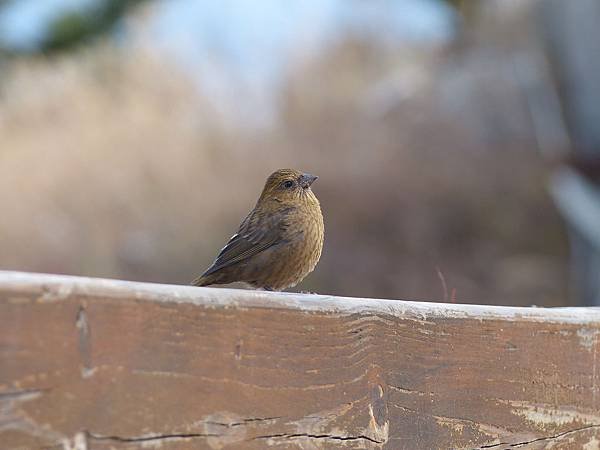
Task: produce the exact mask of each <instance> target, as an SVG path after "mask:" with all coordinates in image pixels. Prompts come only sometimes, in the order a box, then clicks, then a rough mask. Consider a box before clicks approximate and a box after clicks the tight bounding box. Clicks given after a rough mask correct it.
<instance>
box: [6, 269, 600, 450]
mask: <svg viewBox="0 0 600 450" xmlns="http://www.w3.org/2000/svg"><path fill="white" fill-rule="evenodd" d="M599 335H600V310H598V309H593V308H586V309H583V308H582V309H574V308H565V309H541V308H501V307H485V306H475V305H443V304H433V303H417V302H404V301H391V300H371V299H350V298H335V297H328V296H318V295H299V294H285V293H284V294H282V293H269V292H258V291H241V290H231V289H210V288H193V287H186V286H165V285H152V284H144V283H132V282H121V281H111V280H98V279H86V278H76V277H62V276H48V275H37V274H23V273H11V272H0V448H27V449H29V448H32V449H37V448H58V449H60V448H65V449H66V448H78V449H83V448H88V449H102V450H104V449H119V450H121V449H140V448H146V447H151V448H152V447H158V448H162V449H205V448H206V449H221V448H224V449H264V448H269V447H274V448H299V449H319V448H337V447H344V448H357V449H358V448H360V449H364V448H385V449H411V450H418V449H476V448H491V449H506V448H527V449H537V448H539V449H550V448H552V449H598V448H600V393H599V391H598V389H599V383H598V377H599V369H598V368H597V365H598V364H600V362H598V363H597V354H598V350H599V346H600V344H599V340H600V339H599V337H598V336H599Z"/></svg>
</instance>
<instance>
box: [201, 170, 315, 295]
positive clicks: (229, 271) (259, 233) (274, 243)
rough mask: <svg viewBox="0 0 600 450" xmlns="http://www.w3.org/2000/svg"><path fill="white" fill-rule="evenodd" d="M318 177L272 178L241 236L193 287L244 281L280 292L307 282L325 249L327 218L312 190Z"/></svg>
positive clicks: (280, 174)
mask: <svg viewBox="0 0 600 450" xmlns="http://www.w3.org/2000/svg"><path fill="white" fill-rule="evenodd" d="M316 179H317V177H316V176H315V175H310V174H308V173H302V172H299V171H297V170H293V169H280V170H277V171H276V172H274V173H273V174H271V176H269V178H268V179H267V182H266V183H265V187H264V189H263V191H262V194H261V195H260V198H259V199H258V201H257V202H256V206H255V207H254V209H253V210H252V211H251V212H250V214H248V216H246V218H245V219H244V221H243V222H242V224H241V225H240V228H239V230H238V232H237V233H236V234H234V235H233V236H232V237H231V239H230V240H229V242H228V243H227V245H226V246H225V247H224V248H223V249H222V250H221V252H220V253H219V255H218V256H217V259H216V260H215V262H214V263H213V264H212V266H210V267H209V268H208V269H207V270H206V272H204V273H203V274H202V275H200V276H199V277H198V278H196V279H195V280H194V281H193V282H192V284H193V285H195V286H207V285H210V284H226V283H233V282H235V281H243V282H246V283H248V284H250V285H251V286H254V287H256V288H263V289H265V290H268V291H271V290H275V291H280V290H282V289H285V288H288V287H291V286H295V285H297V284H298V283H299V282H300V281H302V279H303V278H304V277H305V276H306V275H308V274H309V273H310V272H312V270H313V269H314V268H315V266H316V265H317V262H318V261H319V258H320V257H321V250H322V248H323V234H324V227H323V215H322V214H321V207H320V206H319V200H317V197H315V194H313V192H312V190H311V188H310V186H311V184H313V182H314V181H315V180H316Z"/></svg>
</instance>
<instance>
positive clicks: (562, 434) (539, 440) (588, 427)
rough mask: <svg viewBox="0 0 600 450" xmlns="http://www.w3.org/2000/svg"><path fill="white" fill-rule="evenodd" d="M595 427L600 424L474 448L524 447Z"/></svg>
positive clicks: (476, 449) (477, 449)
mask: <svg viewBox="0 0 600 450" xmlns="http://www.w3.org/2000/svg"><path fill="white" fill-rule="evenodd" d="M594 428H599V429H600V424H597V425H588V426H585V427H580V428H575V429H574V430H567V431H563V432H562V433H557V434H554V435H552V436H544V437H539V438H535V439H531V440H529V441H521V442H512V443H510V442H500V443H499V444H489V445H482V446H481V447H477V448H475V449H473V450H482V449H489V448H498V447H500V446H502V445H506V446H507V447H505V448H517V447H523V446H524V445H529V444H534V443H536V442H543V441H551V440H553V439H560V438H562V437H564V436H567V435H569V434H573V433H579V432H581V431H587V430H590V429H594Z"/></svg>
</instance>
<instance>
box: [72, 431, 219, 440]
mask: <svg viewBox="0 0 600 450" xmlns="http://www.w3.org/2000/svg"><path fill="white" fill-rule="evenodd" d="M84 433H85V435H86V437H87V438H88V439H89V440H96V441H113V442H152V441H160V440H171V441H178V440H189V439H194V438H209V437H221V435H220V434H213V433H167V434H152V435H149V436H130V437H124V436H117V435H102V434H96V433H92V432H90V431H85V432H84Z"/></svg>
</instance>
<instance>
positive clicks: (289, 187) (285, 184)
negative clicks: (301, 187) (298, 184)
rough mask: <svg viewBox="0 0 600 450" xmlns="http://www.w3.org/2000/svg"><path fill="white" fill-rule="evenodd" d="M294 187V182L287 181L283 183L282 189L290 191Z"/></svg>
mask: <svg viewBox="0 0 600 450" xmlns="http://www.w3.org/2000/svg"><path fill="white" fill-rule="evenodd" d="M293 186H294V182H293V181H292V180H287V181H285V182H284V183H283V187H284V188H285V189H291V188H292V187H293Z"/></svg>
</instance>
